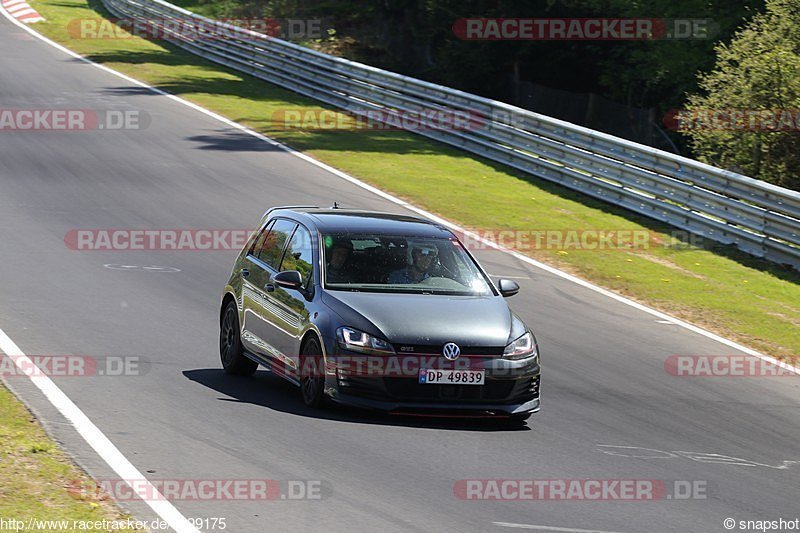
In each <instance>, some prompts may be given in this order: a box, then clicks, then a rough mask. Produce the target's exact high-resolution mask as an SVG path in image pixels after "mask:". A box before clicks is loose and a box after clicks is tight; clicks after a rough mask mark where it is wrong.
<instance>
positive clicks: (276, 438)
mask: <svg viewBox="0 0 800 533" xmlns="http://www.w3.org/2000/svg"><path fill="white" fill-rule="evenodd" d="M0 50H2V53H0V108H5V109H25V108H61V109H104V110H108V109H114V110H138V111H140V112H144V113H146V114H147V115H148V116H149V117H150V119H151V121H150V124H149V126H148V127H147V128H146V129H144V130H141V131H99V130H95V131H73V132H57V131H53V132H47V131H31V132H7V131H5V132H0V257H2V261H0V329H2V330H4V331H5V332H6V333H7V334H8V335H9V336H10V337H11V338H12V339H14V341H16V343H17V344H18V345H19V346H20V347H21V348H22V350H24V351H25V352H26V353H27V354H29V355H37V354H40V355H49V354H86V355H90V356H98V357H99V356H140V357H142V358H146V359H147V360H148V361H149V365H147V372H146V373H145V374H144V375H140V376H121V377H114V378H112V377H107V376H102V377H101V376H96V377H80V378H78V377H61V378H55V382H56V383H57V384H58V386H59V387H60V388H61V389H62V390H63V391H64V392H65V393H66V394H67V395H68V396H69V397H70V398H71V399H72V400H73V401H74V402H75V403H76V404H77V405H78V406H79V407H80V408H81V409H82V410H83V411H84V412H85V413H86V414H87V415H88V416H89V418H91V420H92V421H93V422H94V423H95V424H96V425H97V426H98V427H99V428H100V429H101V430H102V431H103V432H104V433H105V434H106V435H107V436H108V437H109V438H110V439H111V440H112V441H113V443H114V444H115V445H116V446H117V447H118V448H119V449H120V450H121V451H122V452H123V453H124V454H125V455H126V457H127V458H128V459H129V460H130V461H131V462H132V463H133V464H134V465H135V466H136V467H138V468H139V469H140V471H142V472H147V476H148V478H150V479H153V480H162V479H172V480H182V479H253V478H266V479H274V480H312V481H314V480H318V481H322V482H323V486H324V487H325V490H324V491H323V495H324V497H323V498H322V499H319V500H301V501H288V500H280V499H279V500H277V501H252V500H249V501H230V500H226V499H216V500H213V501H176V502H174V503H175V505H176V506H177V508H178V509H179V510H180V511H181V512H182V513H183V514H184V515H185V516H187V517H225V518H226V520H227V524H228V531H235V532H239V531H248V532H249V531H289V530H291V531H305V530H308V531H311V530H319V529H323V528H324V529H326V530H330V531H349V530H382V531H407V530H417V531H511V530H512V528H513V527H522V526H523V525H524V526H528V527H529V528H532V529H541V528H566V529H570V530H571V529H585V530H601V531H669V530H681V531H717V530H719V531H722V530H724V528H723V520H724V519H725V518H728V517H731V518H734V519H736V520H745V519H752V520H764V519H778V518H781V517H782V518H786V519H791V518H795V516H796V515H798V514H800V505H798V488H797V487H798V472H800V463H795V462H794V461H800V446H799V445H798V443H800V410H799V409H798V408H799V407H800V401H798V398H800V390H798V387H797V384H798V383H800V381H798V379H797V378H789V377H785V378H760V379H756V378H737V379H726V378H719V377H718V378H685V377H676V376H672V375H669V374H668V373H667V372H665V370H664V361H665V359H666V358H667V357H669V356H670V355H673V354H704V355H722V354H731V353H735V352H734V351H733V350H732V349H731V348H729V347H727V346H725V345H723V344H721V343H719V342H716V341H714V340H712V339H710V338H707V337H704V336H702V335H699V334H696V333H693V332H691V331H689V330H687V329H684V328H681V327H679V326H677V325H674V324H668V323H661V322H660V321H659V320H658V318H657V317H654V316H653V315H650V314H647V313H645V312H643V311H641V310H638V309H635V308H633V307H630V306H627V305H625V304H623V303H620V302H618V301H615V300H613V299H611V298H609V297H607V296H604V295H602V294H599V293H597V292H594V291H591V290H589V289H587V288H584V287H581V286H578V285H576V284H574V283H571V282H570V281H568V280H565V279H562V278H560V277H558V276H555V275H553V274H550V273H547V272H545V271H542V270H540V269H537V268H534V267H532V266H530V265H528V264H526V263H523V262H521V261H519V260H517V259H515V258H513V257H511V256H509V255H507V254H503V253H500V252H494V251H491V252H479V253H478V254H477V255H478V257H479V259H480V260H481V261H482V263H483V264H484V266H485V267H486V268H487V270H488V271H489V272H490V273H491V274H492V275H495V276H501V275H502V276H511V277H514V279H516V280H517V281H519V283H520V284H521V286H522V290H521V292H520V294H519V295H517V296H515V297H514V298H512V299H510V300H509V303H510V305H511V306H512V307H513V308H514V310H515V311H516V312H518V313H519V314H520V316H521V317H522V318H523V319H524V320H525V321H526V322H527V323H528V324H530V325H531V326H532V327H533V328H534V330H535V331H536V333H537V336H538V339H539V342H540V347H541V351H542V354H543V367H544V373H543V376H544V377H543V403H542V411H541V412H540V413H539V414H537V415H534V417H533V418H532V419H531V421H530V424H529V426H528V427H527V428H523V429H517V430H513V429H511V428H508V427H503V426H498V425H493V424H485V423H463V422H462V423H459V422H446V421H434V422H431V421H426V420H423V419H416V418H397V417H391V416H383V415H373V414H369V413H362V412H358V411H353V410H347V409H340V408H338V409H332V410H330V411H324V412H319V411H313V410H310V409H307V408H306V407H304V405H303V404H302V402H301V400H300V397H299V393H297V391H295V390H294V389H293V388H292V387H290V386H289V385H288V384H285V383H283V382H282V381H280V380H279V379H277V378H275V377H273V376H270V375H269V374H268V373H267V372H266V371H259V373H258V374H257V375H256V377H254V378H252V379H241V378H238V379H237V378H235V377H229V376H226V375H224V374H223V373H222V371H221V370H220V364H219V360H218V348H217V335H218V313H219V309H218V305H219V298H220V290H221V288H222V286H223V285H224V283H225V280H226V278H227V276H228V273H229V269H230V267H231V264H232V260H233V258H234V256H235V252H229V251H214V252H198V251H195V252H164V251H150V252H147V251H141V252H101V251H91V252H82V251H75V250H70V249H68V247H67V246H66V245H65V242H64V237H65V235H66V234H67V233H68V232H69V231H70V230H72V229H76V228H151V229H152V228H248V227H251V226H252V225H253V224H254V223H255V221H257V219H258V218H259V216H260V215H261V214H262V213H263V211H264V210H265V209H266V208H267V207H269V206H272V205H281V204H318V205H322V206H327V205H330V204H331V203H332V202H333V201H334V200H337V201H339V202H340V203H343V204H345V205H346V206H349V207H358V208H367V209H377V210H388V211H393V212H401V211H402V207H400V206H398V205H396V204H393V203H391V202H389V201H387V200H385V199H382V198H380V197H378V196H376V195H375V194H372V193H370V192H369V191H366V190H364V189H362V188H359V187H357V186H355V185H353V184H352V183H349V182H347V181H345V180H343V179H341V178H339V177H337V176H335V175H333V174H331V173H329V172H326V171H325V170H323V169H321V168H319V167H317V166H314V165H312V164H310V163H308V162H306V161H303V160H302V159H300V158H297V157H295V156H293V155H291V154H289V153H286V152H284V151H281V150H279V149H276V148H274V147H273V146H271V145H269V144H268V143H265V142H262V141H259V140H258V139H255V138H253V137H250V136H247V135H246V134H244V133H242V132H240V131H237V130H235V129H232V128H229V127H226V126H225V125H224V124H222V123H220V122H219V121H216V120H214V119H213V118H211V117H209V116H206V115H204V114H202V113H200V112H198V111H196V110H193V109H191V108H189V107H186V106H183V105H181V104H179V103H177V102H175V101H173V100H170V99H168V98H166V97H164V96H159V95H156V94H153V93H151V92H148V91H147V90H143V89H142V88H140V87H136V86H133V85H131V84H129V83H127V82H125V81H124V80H122V79H120V78H118V77H115V76H113V75H111V74H109V73H106V72H103V71H101V70H99V69H97V68H94V67H92V66H90V65H86V64H84V63H81V62H79V61H77V60H75V59H74V58H71V57H69V56H67V55H66V54H64V53H63V52H61V51H58V50H56V49H54V48H52V47H50V46H48V45H47V44H45V43H43V42H41V41H39V40H36V39H33V38H31V37H30V36H29V35H28V34H27V33H25V32H24V31H23V30H21V29H19V28H17V27H15V26H13V25H12V24H10V23H9V22H8V21H6V20H5V19H3V18H0ZM108 264H118V265H127V266H137V267H145V266H158V267H168V268H166V269H163V270H149V271H148V270H145V269H142V268H138V269H137V268H127V269H112V268H108V267H106V266H105V265H108ZM176 269H177V270H176ZM6 382H7V383H8V384H9V386H11V387H12V388H13V390H14V391H16V392H17V393H18V394H20V395H21V396H22V397H23V399H24V400H25V401H26V402H27V403H28V405H30V406H31V407H32V408H33V409H34V410H35V412H36V413H37V414H38V415H39V416H40V417H41V418H42V420H43V421H44V423H45V425H46V427H47V428H48V430H49V431H50V432H51V434H52V435H54V437H55V438H56V439H57V440H58V441H59V442H61V443H62V444H63V445H64V446H65V447H66V449H67V450H68V451H69V453H70V454H72V455H73V456H74V457H75V459H76V461H78V462H79V464H81V465H82V466H83V467H85V468H86V469H88V470H89V472H90V473H91V474H92V475H94V476H95V477H96V478H98V479H111V478H113V477H114V474H113V472H112V471H111V470H110V469H109V468H108V467H107V466H106V465H105V464H104V463H103V462H102V461H101V460H100V459H99V458H98V457H97V456H96V455H95V454H94V452H93V451H92V450H91V449H90V448H88V447H87V446H86V443H85V442H83V441H82V439H81V438H80V437H79V436H78V435H77V433H76V432H75V430H74V429H73V428H72V427H71V426H70V425H69V424H67V423H65V420H64V419H63V418H62V417H61V416H60V415H59V413H58V412H57V411H56V410H55V409H54V408H53V407H52V406H50V404H49V403H48V402H47V401H46V400H45V399H44V397H43V396H42V394H41V393H39V392H38V390H36V389H35V388H34V387H33V386H32V385H31V383H30V382H29V381H28V380H27V379H25V378H16V377H9V378H8V379H7V380H6ZM620 447H623V448H620ZM624 447H636V448H647V449H649V450H641V449H636V448H624ZM679 452H680V453H679ZM732 458H735V459H732ZM467 479H549V480H573V479H595V480H620V479H627V480H660V481H663V482H665V483H666V486H667V488H668V489H669V490H672V487H673V484H672V483H673V481H682V482H698V486H701V487H705V498H700V497H698V496H702V495H703V494H700V493H696V494H694V496H696V497H692V498H689V499H677V498H671V499H670V498H662V499H659V500H656V501H647V500H645V501H586V500H566V501H564V500H556V501H553V500H546V501H474V500H463V499H459V498H457V497H456V495H455V494H454V486H455V485H456V484H457V483H458V481H459V480H467ZM123 505H124V506H125V507H126V508H128V509H130V510H131V511H132V512H133V513H134V514H135V515H136V516H137V517H141V518H153V517H154V515H153V513H152V511H150V509H149V508H148V507H146V506H145V505H143V504H142V503H141V502H137V501H125V502H123Z"/></svg>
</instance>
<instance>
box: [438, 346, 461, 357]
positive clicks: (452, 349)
mask: <svg viewBox="0 0 800 533" xmlns="http://www.w3.org/2000/svg"><path fill="white" fill-rule="evenodd" d="M442 355H444V358H445V359H447V360H448V361H455V360H456V359H458V356H459V355H461V348H459V347H458V344H456V343H454V342H448V343H447V344H445V345H444V347H442Z"/></svg>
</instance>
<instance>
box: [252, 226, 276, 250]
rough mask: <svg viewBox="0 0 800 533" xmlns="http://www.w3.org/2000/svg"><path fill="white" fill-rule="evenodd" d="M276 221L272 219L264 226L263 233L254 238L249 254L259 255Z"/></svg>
mask: <svg viewBox="0 0 800 533" xmlns="http://www.w3.org/2000/svg"><path fill="white" fill-rule="evenodd" d="M274 223H275V221H274V220H270V221H269V222H268V223H267V225H266V226H264V229H262V230H261V233H259V234H258V237H256V239H255V240H253V244H252V245H251V246H250V251H249V252H247V254H248V255H254V256H256V257H258V252H260V251H261V248H262V247H263V246H264V239H266V238H267V235H268V234H269V230H270V229H271V228H272V225H273V224H274Z"/></svg>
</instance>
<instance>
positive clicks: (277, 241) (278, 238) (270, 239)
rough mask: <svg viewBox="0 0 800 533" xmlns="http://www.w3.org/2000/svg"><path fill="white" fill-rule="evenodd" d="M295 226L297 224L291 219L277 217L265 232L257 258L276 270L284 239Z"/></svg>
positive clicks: (284, 242)
mask: <svg viewBox="0 0 800 533" xmlns="http://www.w3.org/2000/svg"><path fill="white" fill-rule="evenodd" d="M295 226H297V224H296V223H294V222H292V221H291V220H286V219H283V218H279V219H277V220H276V221H275V223H274V224H273V225H272V229H270V231H269V233H268V234H267V237H266V239H264V243H263V244H262V246H261V249H260V250H259V252H258V258H259V259H260V260H261V261H263V262H264V263H266V264H268V265H269V266H271V267H272V268H274V269H275V270H278V266H279V265H280V263H281V258H282V257H283V249H284V247H285V246H286V241H288V240H289V236H290V235H291V234H292V231H294V228H295Z"/></svg>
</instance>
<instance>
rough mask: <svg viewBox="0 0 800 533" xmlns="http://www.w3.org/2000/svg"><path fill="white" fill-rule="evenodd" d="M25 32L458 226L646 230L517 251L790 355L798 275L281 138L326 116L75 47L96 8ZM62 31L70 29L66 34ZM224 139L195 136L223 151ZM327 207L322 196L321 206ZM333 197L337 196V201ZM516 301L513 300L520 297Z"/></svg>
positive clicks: (383, 156)
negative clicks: (619, 243)
mask: <svg viewBox="0 0 800 533" xmlns="http://www.w3.org/2000/svg"><path fill="white" fill-rule="evenodd" d="M30 3H31V4H32V5H33V6H34V7H35V8H36V9H37V10H38V11H39V12H40V13H41V14H42V15H43V16H44V17H46V18H47V22H44V23H39V24H37V25H36V29H37V30H38V31H40V32H42V33H43V34H45V35H47V36H48V37H50V38H51V39H54V40H56V41H58V42H60V43H62V44H64V45H66V46H68V47H69V48H71V49H72V50H75V51H76V52H78V53H80V54H83V55H85V56H87V57H88V58H90V59H92V60H93V61H95V62H98V63H103V64H105V65H107V66H109V67H111V68H113V69H115V70H118V71H120V72H124V73H126V74H129V75H131V76H134V77H136V78H137V79H139V80H142V81H144V82H146V83H148V84H150V85H153V86H155V87H158V88H160V89H163V90H165V91H168V92H170V93H173V94H177V95H180V96H181V97H183V98H185V99H187V100H190V101H192V102H195V103H197V104H200V105H202V106H204V107H206V108H209V109H212V110H214V111H216V112H218V113H220V114H222V115H224V116H226V117H228V118H230V119H231V120H235V121H237V122H240V123H242V124H245V125H247V126H249V127H251V128H253V129H255V130H257V131H260V132H262V133H264V134H266V135H268V136H270V137H273V138H275V139H277V140H280V141H281V142H284V143H286V144H288V145H290V146H292V147H294V148H296V149H298V150H301V151H303V152H306V153H308V154H310V155H311V156H313V157H315V158H316V159H318V160H320V161H324V162H325V163H328V164H330V165H332V166H335V167H337V168H339V169H341V170H343V171H345V172H348V173H349V174H352V175H354V176H356V177H358V178H360V179H362V180H364V181H366V182H368V183H371V184H373V185H376V186H378V187H380V188H382V189H383V190H386V191H388V192H391V193H392V194H395V195H397V196H400V197H403V198H406V199H408V200H409V201H411V202H413V203H415V204H416V205H419V206H420V207H423V208H425V209H427V210H429V211H431V212H434V213H437V214H440V215H442V216H444V217H446V218H448V219H449V220H452V221H454V222H458V223H459V224H461V225H463V226H465V227H469V228H484V229H491V230H516V231H526V230H561V231H569V230H577V231H580V230H605V231H611V230H635V231H651V232H655V237H654V238H653V239H651V244H650V246H648V247H646V248H638V249H632V248H623V249H605V250H575V249H534V250H521V251H523V253H526V254H528V255H530V256H531V257H534V258H536V259H538V260H541V261H543V262H546V263H548V264H551V265H554V266H557V267H559V268H561V269H563V270H566V271H569V272H571V273H573V274H575V275H578V276H580V277H582V278H584V279H587V280H590V281H592V282H593V283H596V284H598V285H601V286H603V287H606V288H609V289H611V290H613V291H615V292H617V293H620V294H623V295H625V296H628V297H630V298H632V299H635V300H637V301H640V302H643V303H645V304H647V305H650V306H652V307H655V308H657V309H660V310H662V311H665V312H667V313H670V314H672V315H674V316H676V317H679V318H682V319H684V320H687V321H690V322H692V323H694V324H697V325H700V326H702V327H705V328H707V329H709V330H711V331H714V332H716V333H719V334H721V335H723V336H725V337H728V338H731V339H735V340H737V341H739V342H741V343H743V344H746V345H749V346H752V347H754V348H756V349H759V350H761V351H763V352H765V353H768V354H770V355H774V356H777V357H786V356H793V355H796V354H800V284H798V282H799V281H800V274H798V273H797V272H793V271H787V270H785V269H783V268H781V267H778V266H776V265H773V264H771V263H768V262H765V261H761V260H757V259H755V258H752V257H750V256H748V255H746V254H742V253H740V252H738V251H736V250H734V249H730V248H727V247H721V246H718V245H715V244H701V245H691V246H683V245H681V246H674V245H668V243H674V241H673V239H672V238H671V236H670V232H671V231H672V230H673V228H670V227H668V226H666V225H663V224H660V223H656V222H653V221H652V220H649V219H647V218H644V217H640V216H637V215H634V214H631V213H630V212H627V211H625V210H623V209H618V208H616V207H613V206H610V205H607V204H605V203H603V202H600V201H595V200H593V199H590V198H587V197H585V196H583V195H581V194H578V193H575V192H572V191H570V190H568V189H565V188H562V187H560V186H557V185H554V184H551V183H549V182H546V181H544V180H540V179H538V178H535V177H532V176H529V175H527V174H523V173H521V172H516V171H513V170H511V169H509V168H508V167H505V166H503V165H501V164H496V163H493V162H490V161H486V160H483V159H480V158H477V157H474V156H472V155H469V154H467V153H465V152H461V151H459V150H456V149H452V148H450V147H447V146H445V145H442V144H440V143H436V142H433V141H429V140H427V139H425V138H423V137H420V136H417V135H413V134H410V133H406V132H401V131H376V130H356V131H353V130H350V131H346V130H319V129H304V130H298V129H287V128H286V127H285V124H284V122H283V121H282V120H280V117H282V116H283V113H284V112H285V111H287V110H302V111H303V112H307V111H311V112H317V111H321V110H323V109H326V108H325V107H324V106H320V105H319V104H317V103H316V102H314V101H312V100H309V99H307V98H304V97H301V96H298V95H296V94H294V93H291V92H289V91H286V90H283V89H280V88H278V87H275V86H272V85H270V84H267V83H265V82H263V81H260V80H257V79H254V78H250V77H248V76H245V75H243V74H239V73H237V72H235V71H231V70H228V69H225V68H222V67H219V66H216V65H214V64H212V63H209V62H207V61H205V60H202V59H200V58H197V57H195V56H192V55H190V54H188V53H186V52H183V51H181V50H179V49H176V48H174V47H170V46H167V45H165V44H164V43H160V42H156V41H146V40H143V39H139V38H133V37H132V38H124V39H76V38H73V35H71V34H70V31H69V28H70V27H72V28H74V27H75V26H74V24H75V23H74V21H75V19H85V18H97V17H99V16H105V15H106V12H105V10H104V9H103V8H102V6H101V5H100V3H99V2H98V1H97V0H91V1H90V2H89V3H88V4H87V2H86V0H33V1H31V2H30ZM70 22H72V24H73V25H72V26H70ZM231 140H234V141H235V140H236V139H229V138H222V137H220V138H209V137H204V138H203V139H202V140H200V139H198V143H205V144H206V145H214V144H218V145H219V146H220V148H222V147H224V146H228V143H230V141H231ZM332 200H333V199H332ZM339 200H341V199H339ZM523 297H524V296H523Z"/></svg>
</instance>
